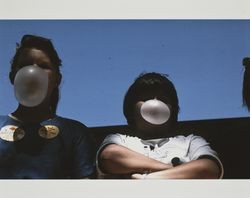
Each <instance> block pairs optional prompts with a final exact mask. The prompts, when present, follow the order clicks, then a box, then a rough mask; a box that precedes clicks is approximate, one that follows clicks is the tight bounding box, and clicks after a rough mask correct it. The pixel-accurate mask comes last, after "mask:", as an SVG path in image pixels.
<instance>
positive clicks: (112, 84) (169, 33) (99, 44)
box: [0, 20, 250, 127]
mask: <svg viewBox="0 0 250 198" xmlns="http://www.w3.org/2000/svg"><path fill="white" fill-rule="evenodd" d="M24 34H36V35H41V36H45V37H48V38H51V39H52V41H53V43H54V45H55V47H56V49H57V51H58V53H59V56H60V58H61V59H62V61H63V66H62V74H63V80H62V84H61V99H60V103H59V106H58V112H57V113H58V115H61V116H64V117H69V118H73V119H76V120H79V121H81V122H83V123H84V124H86V125H87V126H90V127H92V126H107V125H121V124H126V120H125V118H124V116H123V113H122V103H123V97H124V94H125V92H126V91H127V89H128V87H129V85H130V84H131V83H132V82H133V81H134V79H135V78H136V77H137V76H138V75H139V74H140V73H141V72H151V71H155V72H160V73H165V74H168V75H169V76H170V79H171V80H172V81H173V83H174V84H175V86H176V89H177V93H178V96H179V101H180V108H181V111H180V114H179V120H201V119H214V118H231V117H245V116H249V113H248V112H247V110H246V109H244V108H243V107H242V98H241V88H242V77H243V67H242V58H243V57H245V56H250V20H59V21H58V20H57V21H56V20H6V21H5V20H0V93H1V94H0V114H8V113H10V112H12V111H14V110H15V108H16V107H17V101H16V100H15V97H14V94H13V87H12V85H11V84H10V82H9V80H8V72H9V68H10V63H9V62H10V59H11V58H12V56H13V55H14V52H15V43H16V42H19V41H20V39H21V37H22V35H24Z"/></svg>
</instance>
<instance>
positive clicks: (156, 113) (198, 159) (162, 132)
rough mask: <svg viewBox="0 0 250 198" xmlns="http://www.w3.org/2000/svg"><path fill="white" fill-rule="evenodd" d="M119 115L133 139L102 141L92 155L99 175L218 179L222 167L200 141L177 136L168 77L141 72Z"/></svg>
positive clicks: (118, 137)
mask: <svg viewBox="0 0 250 198" xmlns="http://www.w3.org/2000/svg"><path fill="white" fill-rule="evenodd" d="M123 112H124V115H125V117H126V119H127V122H128V126H129V128H130V129H131V131H132V132H133V136H131V135H128V134H126V133H125V134H120V133H114V134H110V135H108V136H107V137H106V138H105V139H104V141H103V143H102V144H101V146H100V148H99V150H98V152H97V166H98V171H99V173H100V174H99V175H100V177H103V178H132V179H193V178H197V179H202V178H205V179H209V178H212V179H215V178H222V177H223V172H224V171H223V165H222V163H221V161H220V160H219V158H218V156H217V153H216V152H215V151H214V150H212V149H211V147H210V146H209V143H208V142H206V140H205V139H203V138H202V137H200V136H195V135H193V134H190V135H188V136H182V135H176V130H175V128H176V124H177V119H178V112H179V104H178V97H177V93H176V90H175V87H174V85H173V83H172V82H171V81H170V80H169V79H168V78H167V75H163V74H159V73H155V72H152V73H145V74H141V75H140V76H139V77H138V78H137V79H136V80H135V82H134V83H133V84H132V85H131V86H130V87H129V89H128V91H127V93H126V95H125V98H124V104H123Z"/></svg>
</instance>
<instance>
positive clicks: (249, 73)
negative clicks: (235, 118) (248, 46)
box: [242, 58, 250, 111]
mask: <svg viewBox="0 0 250 198" xmlns="http://www.w3.org/2000/svg"><path fill="white" fill-rule="evenodd" d="M243 65H244V66H245V71H244V78H243V87H242V99H243V106H246V107H247V109H248V111H250V58H244V59H243Z"/></svg>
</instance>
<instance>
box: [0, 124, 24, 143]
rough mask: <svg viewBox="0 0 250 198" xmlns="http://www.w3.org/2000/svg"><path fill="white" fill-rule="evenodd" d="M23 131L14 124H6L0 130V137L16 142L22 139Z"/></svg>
mask: <svg viewBox="0 0 250 198" xmlns="http://www.w3.org/2000/svg"><path fill="white" fill-rule="evenodd" d="M24 136H25V131H24V130H23V129H21V128H19V127H17V126H14V125H6V126H4V127H2V128H1V130H0V138H1V139H2V140H6V141H9V142H16V141H18V140H21V139H23V137H24Z"/></svg>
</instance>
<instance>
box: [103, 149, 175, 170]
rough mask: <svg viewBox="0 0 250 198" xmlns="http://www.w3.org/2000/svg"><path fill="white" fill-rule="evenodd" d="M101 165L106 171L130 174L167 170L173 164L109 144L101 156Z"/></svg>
mask: <svg viewBox="0 0 250 198" xmlns="http://www.w3.org/2000/svg"><path fill="white" fill-rule="evenodd" d="M99 166H100V167H101V168H102V170H103V171H104V172H106V173H110V174H128V173H145V172H148V171H150V172H155V171H161V170H166V169H169V168H171V167H172V165H169V164H165V163H162V162H160V161H157V160H154V159H152V158H149V157H147V156H144V155H142V154H140V153H137V152H134V151H132V150H130V149H127V148H125V147H123V146H119V145H115V144H111V145H108V146H107V147H106V148H105V149H104V150H103V151H102V152H101V154H100V156H99Z"/></svg>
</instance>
